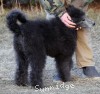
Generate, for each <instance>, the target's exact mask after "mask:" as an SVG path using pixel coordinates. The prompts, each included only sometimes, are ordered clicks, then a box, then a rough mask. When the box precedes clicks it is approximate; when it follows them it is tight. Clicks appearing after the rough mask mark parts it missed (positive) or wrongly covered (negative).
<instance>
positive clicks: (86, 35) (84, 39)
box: [76, 29, 99, 77]
mask: <svg viewBox="0 0 100 94" xmlns="http://www.w3.org/2000/svg"><path fill="white" fill-rule="evenodd" d="M91 42H92V41H91V35H90V32H89V31H88V30H83V29H82V30H79V31H77V47H76V61H77V65H78V67H79V68H83V73H84V74H85V75H86V76H88V77H98V76H99V74H98V72H97V71H96V69H95V62H94V61H93V52H92V46H91Z"/></svg>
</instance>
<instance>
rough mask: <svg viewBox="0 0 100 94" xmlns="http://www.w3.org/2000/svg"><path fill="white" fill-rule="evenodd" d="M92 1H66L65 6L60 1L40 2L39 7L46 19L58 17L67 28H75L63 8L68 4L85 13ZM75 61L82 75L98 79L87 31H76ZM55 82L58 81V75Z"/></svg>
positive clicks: (46, 0) (47, 0) (43, 0)
mask: <svg viewBox="0 0 100 94" xmlns="http://www.w3.org/2000/svg"><path fill="white" fill-rule="evenodd" d="M92 1H93V0H66V2H67V4H66V6H65V5H64V3H63V2H62V1H60V0H41V5H42V6H43V7H44V9H45V10H46V13H47V19H51V18H53V17H55V16H58V17H59V18H60V19H61V21H62V22H63V23H64V24H65V25H66V26H67V27H69V28H75V25H76V24H75V23H73V22H72V20H71V17H70V16H69V14H68V13H67V11H66V9H65V7H67V6H68V4H71V5H74V6H75V7H77V8H79V9H82V10H83V11H84V12H86V11H87V8H88V5H89V4H90V3H91V2H92ZM76 60H77V65H78V67H79V68H82V69H83V73H84V75H86V76H87V77H100V75H99V73H98V72H97V70H96V68H95V62H94V61H93V53H92V49H91V43H90V33H89V32H88V30H87V29H79V30H78V31H77V47H76ZM55 80H60V77H59V75H58V76H57V77H56V78H55Z"/></svg>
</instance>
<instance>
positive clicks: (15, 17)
mask: <svg viewBox="0 0 100 94" xmlns="http://www.w3.org/2000/svg"><path fill="white" fill-rule="evenodd" d="M17 21H19V22H20V23H21V24H24V23H26V22H27V19H26V17H25V15H24V14H23V13H22V12H21V11H20V10H17V9H14V10H12V11H11V12H10V13H9V14H8V15H7V25H8V28H9V29H10V30H11V31H12V32H13V33H15V34H16V33H17V34H20V33H21V30H20V25H19V24H18V23H17Z"/></svg>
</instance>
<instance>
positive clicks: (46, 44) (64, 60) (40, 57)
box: [7, 6, 88, 88]
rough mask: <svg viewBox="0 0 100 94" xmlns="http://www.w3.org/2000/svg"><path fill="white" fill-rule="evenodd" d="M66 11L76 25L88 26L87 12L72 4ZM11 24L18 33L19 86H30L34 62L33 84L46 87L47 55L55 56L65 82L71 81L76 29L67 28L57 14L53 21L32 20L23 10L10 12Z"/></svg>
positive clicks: (10, 27) (16, 77)
mask: <svg viewBox="0 0 100 94" xmlns="http://www.w3.org/2000/svg"><path fill="white" fill-rule="evenodd" d="M66 11H67V12H68V13H69V15H70V16H71V18H72V20H73V22H74V23H76V24H77V26H76V27H87V26H88V24H86V23H85V22H86V20H85V13H84V12H83V11H81V10H79V9H77V8H75V7H73V6H69V7H68V8H67V9H66ZM17 21H19V22H20V24H19V23H18V22H17ZM7 25H8V28H9V29H10V31H12V33H13V34H14V42H13V43H14V49H15V52H16V58H17V70H16V76H15V81H16V84H17V85H19V86H20V85H22V86H25V85H27V83H28V67H29V65H30V66H31V72H30V76H29V77H30V84H31V85H32V86H33V87H37V88H43V82H42V73H43V69H44V67H45V63H46V56H47V55H48V56H51V57H53V58H55V61H56V67H57V70H58V72H59V74H60V77H61V80H62V81H63V82H66V81H69V80H70V78H71V76H70V71H71V68H72V64H73V61H72V56H73V53H74V51H75V47H76V40H77V32H76V29H72V28H69V27H66V26H65V24H64V23H63V22H62V21H61V20H60V18H59V17H56V16H55V18H53V19H51V20H40V19H35V20H28V19H27V18H26V16H25V15H24V13H23V12H21V11H20V10H12V11H11V12H10V13H9V14H8V15H7Z"/></svg>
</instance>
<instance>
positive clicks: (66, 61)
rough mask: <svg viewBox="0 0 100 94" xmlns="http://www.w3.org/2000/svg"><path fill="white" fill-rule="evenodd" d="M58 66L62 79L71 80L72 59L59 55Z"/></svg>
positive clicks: (64, 80)
mask: <svg viewBox="0 0 100 94" xmlns="http://www.w3.org/2000/svg"><path fill="white" fill-rule="evenodd" d="M55 59H56V67H57V70H58V73H59V75H60V77H61V80H62V81H63V82H66V81H70V80H71V75H70V71H71V67H72V59H71V58H66V56H62V55H60V56H57V57H56V58H55Z"/></svg>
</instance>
